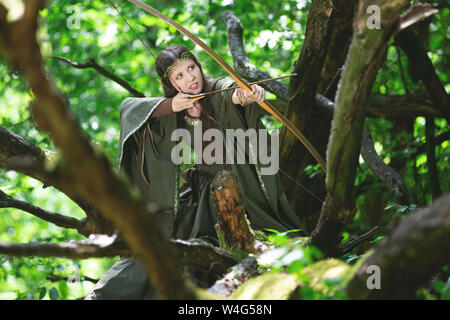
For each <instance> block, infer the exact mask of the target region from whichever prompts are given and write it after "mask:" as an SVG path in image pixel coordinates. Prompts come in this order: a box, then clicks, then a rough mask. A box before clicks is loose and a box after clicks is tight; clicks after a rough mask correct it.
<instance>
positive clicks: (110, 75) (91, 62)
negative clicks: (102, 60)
mask: <svg viewBox="0 0 450 320" xmlns="http://www.w3.org/2000/svg"><path fill="white" fill-rule="evenodd" d="M49 58H52V59H56V60H59V61H63V62H65V63H68V64H69V65H71V66H72V67H75V68H77V69H88V68H92V69H95V70H97V71H98V73H100V74H102V75H104V76H105V77H107V78H109V79H111V80H112V81H114V82H116V83H117V84H119V85H120V86H121V87H123V88H124V89H125V90H127V91H129V92H130V93H131V94H132V95H133V96H135V97H139V98H143V97H145V95H144V94H143V93H142V92H139V91H138V90H136V89H135V88H133V87H132V86H131V85H130V84H129V83H128V82H126V81H125V80H123V79H121V78H119V77H118V76H116V75H115V74H113V73H111V72H109V71H108V70H106V69H105V68H103V67H102V66H100V65H99V64H98V63H97V62H96V61H95V59H94V58H89V60H88V62H84V63H82V62H76V61H72V60H70V59H68V58H64V57H55V56H50V57H49Z"/></svg>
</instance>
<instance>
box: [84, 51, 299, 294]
mask: <svg viewBox="0 0 450 320" xmlns="http://www.w3.org/2000/svg"><path fill="white" fill-rule="evenodd" d="M156 70H157V73H158V75H159V77H160V79H159V80H160V82H161V83H162V85H163V90H164V97H161V98H126V99H125V100H124V101H123V103H122V105H121V110H120V111H121V131H120V142H119V167H120V168H121V170H124V171H125V172H126V174H127V175H128V176H129V177H130V178H131V180H132V182H133V184H135V185H136V186H137V187H138V189H139V190H140V191H141V194H142V195H143V196H144V197H145V199H146V200H147V202H148V203H149V208H151V209H152V210H153V211H154V212H155V214H156V215H157V217H158V219H159V222H160V225H161V228H162V229H163V230H164V231H165V233H166V234H167V236H169V237H173V238H179V239H192V238H203V239H207V240H210V241H212V242H214V241H215V239H217V235H216V232H215V229H214V224H215V223H216V221H217V218H216V217H217V211H216V208H215V205H214V203H213V201H212V200H211V197H210V183H211V181H212V180H213V178H214V176H215V174H216V173H217V172H219V171H221V170H230V171H232V173H233V175H234V176H235V177H236V180H237V182H238V185H239V189H240V193H241V195H245V197H242V202H243V206H244V208H245V211H246V213H247V217H248V219H249V221H250V223H251V226H252V227H253V228H255V229H260V230H263V229H264V228H270V229H276V230H279V231H286V230H289V229H297V228H299V227H300V225H301V224H300V221H299V219H298V217H297V215H296V214H295V213H294V212H293V211H292V209H291V208H290V206H289V204H288V202H287V200H286V197H285V195H284V193H283V191H282V188H281V184H280V181H279V178H278V176H277V175H262V174H261V166H262V165H261V164H259V163H256V164H251V163H249V161H246V163H244V164H235V162H231V164H223V163H209V164H205V163H196V164H195V165H194V166H192V167H191V168H189V169H188V170H186V171H185V173H184V176H183V184H182V185H181V188H180V183H179V182H180V166H179V165H178V164H175V163H174V161H173V150H174V148H175V147H176V145H177V143H178V141H172V140H173V139H171V138H172V133H173V132H174V131H175V130H176V129H185V130H187V132H189V133H191V137H192V136H194V138H195V132H194V131H195V129H196V128H197V130H198V128H201V132H206V130H208V129H212V128H215V129H218V130H220V131H222V132H224V130H225V129H242V130H247V129H251V128H253V129H264V126H263V124H262V123H261V121H260V117H261V116H262V114H263V113H262V109H261V108H260V107H259V106H258V105H257V104H256V103H254V102H261V101H263V100H264V94H265V92H264V89H263V88H261V87H260V86H258V85H252V92H248V93H247V92H246V91H245V90H243V89H241V88H237V89H235V90H228V91H225V92H221V93H217V94H213V95H208V96H206V97H204V98H202V99H201V100H199V101H196V102H192V100H191V99H190V98H189V96H190V95H194V94H199V93H202V92H209V91H213V90H218V89H223V88H228V87H231V86H235V85H236V84H235V82H234V81H232V80H231V79H228V78H219V79H211V78H208V77H205V75H204V74H203V71H202V67H201V64H200V63H199V61H198V60H197V58H196V57H195V56H194V55H193V54H192V53H191V52H190V51H189V50H188V49H187V48H185V47H183V46H178V45H175V46H171V47H169V48H167V49H165V50H164V51H163V52H162V53H161V54H160V55H159V56H158V57H157V59H156ZM198 126H200V127H198ZM197 139H198V137H197ZM192 140H194V139H192ZM192 140H191V146H192V145H193V144H195V141H192ZM187 143H188V142H187ZM188 144H189V143H188ZM201 144H202V148H201V151H203V150H205V146H206V143H204V141H202V142H201ZM234 147H236V145H234ZM223 148H224V146H223ZM246 150H247V160H248V159H249V155H248V153H249V151H248V150H250V149H248V148H247V149H246ZM224 151H226V150H224ZM202 154H203V153H202V152H201V153H200V155H202ZM197 156H198V154H197ZM197 162H198V161H197ZM127 282H128V283H133V285H131V286H130V285H127V286H124V285H123V283H127ZM124 287H127V288H129V289H130V290H129V291H130V292H124ZM127 290H128V289H127ZM127 290H125V291H127ZM153 294H154V291H152V290H151V288H150V287H149V286H148V281H147V280H146V273H145V270H144V269H143V267H142V266H141V265H140V264H139V263H138V262H136V261H135V260H133V259H131V258H126V259H121V260H119V261H118V262H117V263H116V265H114V266H113V267H112V268H111V270H110V271H108V273H107V274H106V275H105V277H103V278H102V279H101V280H100V281H99V283H98V284H97V285H96V287H95V288H94V290H93V291H92V292H91V293H90V295H88V297H87V298H101V299H103V298H108V297H109V298H117V299H124V298H132V299H137V298H144V297H147V298H149V297H154V296H152V295H153Z"/></svg>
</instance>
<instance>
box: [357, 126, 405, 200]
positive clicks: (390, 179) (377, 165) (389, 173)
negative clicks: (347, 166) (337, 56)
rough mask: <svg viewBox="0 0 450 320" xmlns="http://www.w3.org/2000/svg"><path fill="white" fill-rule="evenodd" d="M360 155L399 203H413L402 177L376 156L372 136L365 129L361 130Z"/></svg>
mask: <svg viewBox="0 0 450 320" xmlns="http://www.w3.org/2000/svg"><path fill="white" fill-rule="evenodd" d="M361 155H362V157H363V159H364V161H365V163H366V164H367V166H368V167H369V169H370V171H372V172H373V174H374V175H376V176H377V177H378V178H379V179H380V180H381V181H382V182H383V183H384V184H385V185H386V186H387V187H388V188H389V190H390V191H391V192H392V193H393V194H394V196H395V198H396V199H397V200H398V201H399V202H400V203H402V204H406V205H409V204H411V203H413V198H412V196H411V194H410V193H409V191H408V189H407V188H406V185H405V183H404V182H403V180H402V178H401V177H400V175H399V174H398V173H397V171H395V170H394V169H392V168H391V167H389V166H388V165H386V164H385V163H384V161H383V159H381V158H380V157H379V156H378V154H377V152H376V150H375V148H374V146H373V142H372V138H371V137H370V134H369V133H367V132H366V131H363V137H362V142H361Z"/></svg>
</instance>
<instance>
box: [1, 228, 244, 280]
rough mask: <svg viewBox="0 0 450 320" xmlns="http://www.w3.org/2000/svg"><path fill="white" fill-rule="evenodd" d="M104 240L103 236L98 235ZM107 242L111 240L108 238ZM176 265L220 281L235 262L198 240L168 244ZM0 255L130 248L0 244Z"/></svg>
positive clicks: (101, 253)
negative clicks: (201, 272)
mask: <svg viewBox="0 0 450 320" xmlns="http://www.w3.org/2000/svg"><path fill="white" fill-rule="evenodd" d="M99 236H100V237H104V236H103V235H99ZM108 239H110V238H108ZM170 244H171V248H172V249H173V250H174V255H175V257H176V259H177V261H178V263H179V264H180V265H182V266H187V267H190V268H193V269H197V270H203V271H206V272H208V273H209V274H211V275H213V276H215V277H216V278H219V277H221V276H223V275H224V274H225V273H226V272H227V270H228V269H229V268H231V267H232V266H234V265H236V263H237V260H236V259H235V258H234V257H233V256H232V255H231V254H230V253H229V252H227V251H225V250H222V249H220V248H217V247H215V246H213V245H211V244H209V243H207V242H204V241H200V240H191V241H187V240H179V239H173V240H170ZM0 254H4V255H8V256H11V257H31V256H37V257H63V258H69V259H87V258H94V257H95V258H102V257H114V256H118V255H120V256H130V255H131V254H132V253H131V252H130V249H129V247H128V246H127V245H126V244H125V243H123V242H120V241H117V240H116V241H115V242H113V243H112V244H109V245H106V246H105V245H102V244H101V242H100V241H93V240H86V241H81V242H80V241H78V242H77V241H69V242H65V243H40V242H37V243H10V242H1V241H0Z"/></svg>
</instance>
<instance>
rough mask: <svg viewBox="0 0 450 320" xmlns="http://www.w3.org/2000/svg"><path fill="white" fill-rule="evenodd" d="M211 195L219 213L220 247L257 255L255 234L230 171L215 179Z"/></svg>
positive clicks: (218, 233)
mask: <svg viewBox="0 0 450 320" xmlns="http://www.w3.org/2000/svg"><path fill="white" fill-rule="evenodd" d="M211 195H212V197H213V200H214V203H215V205H216V208H217V211H218V216H217V224H216V226H215V227H216V231H217V235H218V238H219V242H220V247H221V248H223V249H225V250H228V251H230V252H234V253H236V254H238V255H240V254H242V253H247V252H249V253H257V252H258V249H257V247H256V238H255V234H254V233H253V230H252V229H251V227H250V222H249V221H248V219H247V215H246V214H245V210H244V208H243V207H242V200H241V195H240V194H239V190H238V186H237V183H236V180H235V179H234V177H233V176H232V174H231V172H230V171H221V172H220V173H219V174H218V175H217V176H216V177H215V178H214V180H213V182H212V183H211Z"/></svg>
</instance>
